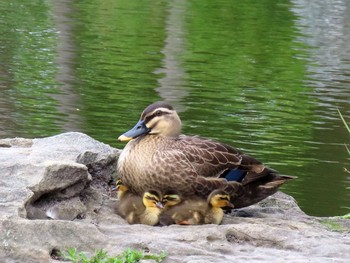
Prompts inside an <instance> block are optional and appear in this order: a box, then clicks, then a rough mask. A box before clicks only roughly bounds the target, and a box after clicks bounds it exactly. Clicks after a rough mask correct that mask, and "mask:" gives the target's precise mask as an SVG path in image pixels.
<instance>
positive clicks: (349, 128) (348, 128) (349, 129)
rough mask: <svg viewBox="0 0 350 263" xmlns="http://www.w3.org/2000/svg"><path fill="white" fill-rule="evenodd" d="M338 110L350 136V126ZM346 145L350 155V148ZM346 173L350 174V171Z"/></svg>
mask: <svg viewBox="0 0 350 263" xmlns="http://www.w3.org/2000/svg"><path fill="white" fill-rule="evenodd" d="M337 110H338V113H339V116H340V119H341V120H342V122H343V124H344V126H345V128H346V129H347V130H348V132H349V135H350V127H349V125H348V124H347V123H346V121H345V119H344V117H343V115H342V114H341V112H340V110H339V109H337ZM344 145H345V148H346V150H347V151H348V153H349V155H350V149H349V147H348V146H347V145H346V144H344ZM346 171H347V172H349V171H348V170H346Z"/></svg>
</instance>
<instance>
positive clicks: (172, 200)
mask: <svg viewBox="0 0 350 263" xmlns="http://www.w3.org/2000/svg"><path fill="white" fill-rule="evenodd" d="M182 201H183V200H182V197H181V196H180V194H179V193H178V192H177V191H168V192H166V193H165V194H164V195H163V197H162V204H163V206H164V208H163V212H162V213H164V212H165V211H167V210H169V209H170V208H172V207H173V206H176V205H179V204H180V203H181V202H182Z"/></svg>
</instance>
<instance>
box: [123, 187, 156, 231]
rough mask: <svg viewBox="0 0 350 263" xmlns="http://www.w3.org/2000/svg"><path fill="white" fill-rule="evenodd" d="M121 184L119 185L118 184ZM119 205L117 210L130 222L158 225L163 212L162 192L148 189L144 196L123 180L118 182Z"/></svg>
mask: <svg viewBox="0 0 350 263" xmlns="http://www.w3.org/2000/svg"><path fill="white" fill-rule="evenodd" d="M118 184H119V185H118ZM117 189H118V194H117V196H118V199H119V202H118V205H117V207H116V212H117V214H118V215H120V216H121V217H122V218H124V219H125V220H126V221H127V222H128V223H129V224H145V225H152V226H153V225H156V224H157V223H158V221H159V215H160V213H161V212H162V209H163V204H162V202H161V198H162V196H161V194H159V193H158V192H157V191H152V190H150V191H146V192H145V193H144V194H143V196H142V197H141V196H138V195H135V194H133V193H132V192H131V191H130V190H129V188H128V187H127V186H125V185H123V184H122V183H121V182H119V183H118V182H117Z"/></svg>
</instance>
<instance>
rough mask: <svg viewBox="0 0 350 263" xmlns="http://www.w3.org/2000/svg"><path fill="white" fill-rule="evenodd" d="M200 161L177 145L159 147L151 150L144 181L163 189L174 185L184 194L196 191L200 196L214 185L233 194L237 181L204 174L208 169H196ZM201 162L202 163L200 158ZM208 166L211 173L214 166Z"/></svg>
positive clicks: (174, 187)
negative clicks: (150, 169) (149, 169)
mask: <svg viewBox="0 0 350 263" xmlns="http://www.w3.org/2000/svg"><path fill="white" fill-rule="evenodd" d="M198 160H199V159H198ZM200 162H201V161H200V160H199V162H191V159H190V158H189V157H188V154H186V153H185V152H184V150H183V149H180V148H178V147H164V148H160V149H158V150H157V151H155V152H154V154H153V157H152V166H153V167H152V168H153V169H152V170H153V171H154V172H153V173H152V174H151V175H150V176H148V183H152V185H157V186H158V188H159V189H161V190H162V191H164V192H167V191H169V190H174V189H175V190H177V191H179V192H180V193H181V194H183V195H185V196H186V195H199V196H203V197H204V198H206V197H207V196H208V195H209V194H210V193H211V192H212V191H213V190H215V189H223V190H225V191H226V192H228V193H229V194H231V195H233V196H235V195H236V194H237V193H238V192H239V191H240V189H241V184H240V183H237V182H228V181H227V180H226V179H225V178H217V177H209V176H206V175H208V173H205V174H202V173H201V172H202V171H204V170H202V169H199V166H198V165H199V163H200ZM202 164H203V165H205V163H204V162H202ZM208 167H210V169H212V170H213V168H214V173H216V172H217V171H215V166H208ZM220 169H221V168H220ZM164 175H166V177H164ZM203 175H204V176H203Z"/></svg>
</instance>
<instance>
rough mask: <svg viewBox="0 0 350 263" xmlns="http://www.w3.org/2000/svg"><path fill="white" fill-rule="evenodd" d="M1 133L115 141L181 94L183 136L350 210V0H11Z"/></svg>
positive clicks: (326, 211) (313, 209) (5, 18)
mask: <svg viewBox="0 0 350 263" xmlns="http://www.w3.org/2000/svg"><path fill="white" fill-rule="evenodd" d="M0 14H1V15H0V32H1V38H0V93H1V96H0V137H1V138H4V137H15V136H21V137H28V138H35V137H44V136H50V135H54V134H57V133H61V132H65V131H82V132H84V133H86V134H88V135H90V136H92V137H93V138H95V139H97V140H100V141H103V142H105V143H108V144H110V145H112V146H114V147H118V148H122V147H123V146H124V144H122V143H119V142H117V141H116V138H117V137H118V136H119V135H120V134H121V133H123V132H124V131H126V130H128V129H129V128H131V127H132V126H133V125H134V124H135V122H136V121H137V120H138V118H139V115H140V113H141V111H142V110H143V109H144V107H145V106H147V105H148V104H149V103H151V102H154V101H157V100H165V99H166V100H168V101H170V102H172V103H173V104H174V106H175V107H176V108H177V109H178V111H179V112H180V117H181V118H182V121H183V132H184V133H186V134H198V135H201V136H206V137H210V138H216V139H218V140H221V141H223V142H226V143H229V144H232V145H234V146H236V147H238V148H240V149H242V150H243V151H245V152H247V153H249V154H251V155H253V156H255V157H257V158H258V159H260V160H262V161H264V162H265V163H266V164H268V165H269V166H271V167H273V168H274V169H277V170H279V171H280V172H281V173H283V174H290V175H296V176H298V179H297V180H294V181H293V182H290V183H288V184H287V185H285V186H284V187H283V189H282V190H283V191H284V192H287V193H288V194H291V195H292V196H294V197H295V198H296V199H297V201H298V203H299V205H300V206H301V207H302V209H303V210H304V211H305V212H307V213H308V214H311V215H320V216H329V215H341V214H345V213H348V212H349V211H350V198H349V195H350V189H347V188H349V187H350V174H347V173H346V172H344V167H345V168H346V167H347V168H348V169H349V170H350V161H349V155H348V154H347V152H346V149H345V147H344V143H349V142H350V135H349V134H348V133H347V131H346V129H345V128H344V126H343V125H342V123H341V120H340V118H339V116H338V113H337V108H339V109H340V110H341V111H342V113H343V115H344V116H345V118H346V119H347V121H348V122H350V87H349V86H350V84H349V83H350V66H349V65H350V55H349V54H350V47H349V45H348V43H350V32H349V30H346V29H348V28H349V27H350V19H348V17H350V6H349V4H347V2H346V1H338V2H337V4H335V5H332V6H327V5H326V3H324V2H323V1H321V0H320V1H313V3H312V4H310V3H309V2H308V1H301V0H296V1H273V0H262V1H238V0H235V1H231V0H219V1H193V0H191V1H190V0H188V1H186V0H173V1H165V0H159V1H154V0H152V1H151V0H145V1H136V0H128V1H126V0H124V1H123V0H119V1H114V0H109V1H98V0H87V1H86V0H85V1H82V0H80V1H78V0H76V1H73V0H64V1H53V0H51V1H50V0H41V1H37V0H34V1H33V0H31V1H29V0H12V1H1V2H0Z"/></svg>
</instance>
